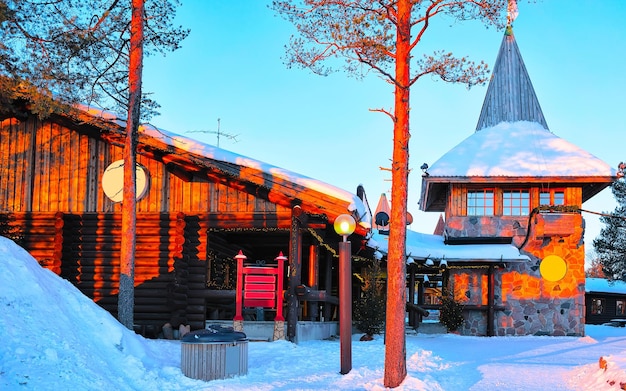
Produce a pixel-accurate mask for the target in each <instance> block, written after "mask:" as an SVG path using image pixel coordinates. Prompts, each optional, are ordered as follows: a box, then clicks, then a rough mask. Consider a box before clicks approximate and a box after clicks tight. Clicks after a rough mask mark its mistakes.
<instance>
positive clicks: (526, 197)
mask: <svg viewBox="0 0 626 391" xmlns="http://www.w3.org/2000/svg"><path fill="white" fill-rule="evenodd" d="M529 213H530V193H529V192H528V190H504V191H503V192H502V214H503V215H504V216H526V215H528V214H529Z"/></svg>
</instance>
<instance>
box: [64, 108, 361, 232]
mask: <svg viewBox="0 0 626 391" xmlns="http://www.w3.org/2000/svg"><path fill="white" fill-rule="evenodd" d="M74 107H75V108H77V109H78V110H80V111H83V112H85V113H87V114H89V115H91V116H93V117H97V118H100V119H103V120H106V121H108V122H112V123H114V124H116V125H118V126H121V127H125V126H126V120H125V119H122V118H120V117H119V115H118V114H116V113H115V112H112V111H109V110H105V109H103V108H100V107H96V106H93V105H86V104H81V103H78V104H75V105H74ZM139 132H140V133H143V134H145V135H147V136H149V137H152V138H154V139H157V140H160V141H161V142H163V143H165V144H166V145H169V146H172V147H175V148H178V149H181V150H183V151H186V152H189V153H192V154H196V155H200V156H203V157H206V158H209V159H214V160H219V161H223V162H225V163H231V164H235V165H238V166H243V167H248V168H253V169H257V170H260V171H263V172H267V173H269V174H271V175H273V176H275V177H278V178H281V179H284V180H287V181H290V182H293V183H296V184H298V185H300V186H303V187H306V188H309V189H312V190H316V191H318V192H320V193H323V194H327V195H329V196H332V197H334V198H337V199H340V200H343V201H346V202H348V204H349V205H348V208H347V210H346V212H353V211H356V212H357V214H358V216H359V217H360V218H361V221H360V222H363V223H366V224H369V223H370V222H371V217H370V216H369V212H368V210H367V208H366V207H365V204H364V203H363V201H362V200H361V199H360V198H359V197H358V196H356V195H355V194H352V193H350V192H349V191H347V190H344V189H341V188H339V187H337V186H334V185H331V184H329V183H326V182H322V181H320V180H317V179H313V178H310V177H307V176H304V175H300V174H298V173H295V172H293V171H289V170H286V169H283V168H280V167H277V166H274V165H271V164H268V163H265V162H262V161H260V160H256V159H253V158H250V157H247V156H244V155H239V154H236V153H234V152H230V151H227V150H225V149H222V148H219V147H216V146H213V145H209V144H206V143H203V142H200V141H197V140H194V139H191V138H188V137H184V136H181V135H179V134H176V133H173V132H169V131H167V130H164V129H160V128H157V127H156V126H154V125H151V124H141V125H140V126H139ZM370 225H371V224H370Z"/></svg>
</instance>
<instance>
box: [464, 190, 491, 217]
mask: <svg viewBox="0 0 626 391" xmlns="http://www.w3.org/2000/svg"><path fill="white" fill-rule="evenodd" d="M493 211H494V193H493V189H484V190H469V191H468V192H467V215H468V216H493Z"/></svg>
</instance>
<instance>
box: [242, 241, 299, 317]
mask: <svg viewBox="0 0 626 391" xmlns="http://www.w3.org/2000/svg"><path fill="white" fill-rule="evenodd" d="M235 259H236V260H237V294H236V298H237V308H236V310H235V318H234V319H233V320H235V321H243V316H242V309H243V307H262V308H270V309H275V310H276V318H275V319H274V320H275V321H284V320H285V318H284V317H283V268H284V264H285V260H286V259H287V257H285V256H284V255H283V253H282V252H281V253H280V254H279V255H278V256H277V257H276V258H275V259H276V261H277V262H276V263H277V264H276V266H250V265H244V263H243V262H244V260H246V259H247V257H246V256H245V255H244V254H243V253H242V252H241V250H240V251H239V254H237V255H236V256H235Z"/></svg>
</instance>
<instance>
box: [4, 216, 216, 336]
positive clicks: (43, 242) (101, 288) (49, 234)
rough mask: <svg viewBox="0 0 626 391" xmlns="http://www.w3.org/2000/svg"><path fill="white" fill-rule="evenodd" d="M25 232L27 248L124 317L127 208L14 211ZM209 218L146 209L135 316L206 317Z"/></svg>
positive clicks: (161, 320) (200, 322) (150, 320)
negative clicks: (120, 300) (120, 299)
mask: <svg viewBox="0 0 626 391" xmlns="http://www.w3.org/2000/svg"><path fill="white" fill-rule="evenodd" d="M10 222H11V225H13V226H17V227H20V228H21V230H22V232H23V233H25V234H26V235H25V240H24V242H23V246H24V248H25V249H26V250H27V251H29V252H30V253H31V255H33V257H35V258H36V259H37V260H38V261H39V262H40V264H42V266H44V267H48V268H50V269H52V270H54V271H55V272H57V273H58V274H60V276H61V277H63V278H65V279H67V280H69V281H70V282H72V283H73V284H74V285H75V286H76V287H77V288H78V289H79V290H80V291H81V292H83V293H84V294H85V295H86V296H88V297H90V298H92V299H93V300H94V301H95V302H96V303H97V304H99V305H100V306H101V307H103V308H104V309H106V310H107V311H109V312H110V313H111V314H112V315H113V316H117V293H118V288H119V260H120V247H121V216H120V215H119V214H103V213H86V214H63V213H54V214H52V213H47V214H39V213H37V214H30V213H18V214H11V215H10ZM207 225H208V224H207V222H206V221H202V220H200V218H199V217H198V216H193V215H192V216H186V215H185V214H183V213H178V214H175V215H170V214H162V213H161V214H159V213H152V214H145V213H142V214H138V216H137V252H136V258H135V314H134V316H135V323H136V324H140V325H151V326H155V329H157V330H160V328H161V326H162V325H163V324H165V323H168V322H169V323H171V324H172V325H173V326H174V327H178V325H179V324H189V325H191V326H192V328H194V329H197V328H203V327H204V322H205V317H206V315H205V296H206V293H205V291H206V286H207V284H206V275H207V273H206V268H207V265H206V254H207V228H206V227H207Z"/></svg>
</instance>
